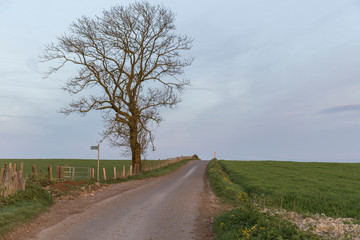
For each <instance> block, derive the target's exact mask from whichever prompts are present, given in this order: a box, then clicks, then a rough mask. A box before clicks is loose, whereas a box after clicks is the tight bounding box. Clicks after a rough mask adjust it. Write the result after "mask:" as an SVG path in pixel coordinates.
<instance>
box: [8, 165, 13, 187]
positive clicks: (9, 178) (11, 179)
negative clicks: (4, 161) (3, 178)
mask: <svg viewBox="0 0 360 240" xmlns="http://www.w3.org/2000/svg"><path fill="white" fill-rule="evenodd" d="M8 180H9V182H10V185H12V182H13V171H12V166H11V163H9V176H8Z"/></svg>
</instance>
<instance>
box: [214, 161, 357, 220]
mask: <svg viewBox="0 0 360 240" xmlns="http://www.w3.org/2000/svg"><path fill="white" fill-rule="evenodd" d="M219 163H220V164H221V166H222V167H223V169H224V171H225V172H226V173H227V174H228V175H229V177H230V179H231V180H232V181H233V182H234V183H237V184H238V185H240V187H241V188H242V190H243V191H245V192H246V193H248V194H249V196H250V198H252V199H253V200H256V201H257V202H258V203H259V204H265V205H267V206H276V207H281V208H283V209H286V210H292V211H296V212H299V213H303V214H306V213H308V212H309V213H319V214H321V213H324V214H326V215H327V216H331V217H352V218H356V219H360V204H359V199H360V164H358V163H304V162H278V161H219Z"/></svg>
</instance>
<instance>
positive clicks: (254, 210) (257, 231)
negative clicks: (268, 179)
mask: <svg viewBox="0 0 360 240" xmlns="http://www.w3.org/2000/svg"><path fill="white" fill-rule="evenodd" d="M208 175H209V180H210V186H211V188H212V190H213V191H214V192H215V194H216V195H217V196H218V197H220V198H221V199H222V200H223V201H225V202H227V203H230V204H232V205H233V206H234V207H235V209H233V210H231V211H229V212H227V213H225V214H222V215H220V216H218V217H216V219H215V222H214V225H213V231H214V232H215V233H216V238H215V239H216V240H233V239H304V240H305V239H320V238H319V237H318V236H316V235H314V234H312V233H310V232H304V231H301V230H299V228H298V227H297V226H296V225H294V224H293V223H291V222H289V221H286V220H284V219H282V218H281V217H280V216H275V215H273V216H272V215H270V214H269V213H262V212H261V209H260V208H258V207H257V206H255V205H254V204H253V203H252V202H251V201H250V200H249V198H248V196H247V194H246V193H245V192H243V189H242V187H241V186H239V185H238V184H235V183H233V182H232V181H231V180H230V178H229V176H228V175H227V174H226V173H225V172H224V171H223V170H222V167H221V165H220V164H219V162H218V161H217V160H216V159H213V160H211V161H210V163H209V165H208Z"/></svg>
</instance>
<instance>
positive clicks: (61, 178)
mask: <svg viewBox="0 0 360 240" xmlns="http://www.w3.org/2000/svg"><path fill="white" fill-rule="evenodd" d="M59 173H60V180H63V179H64V169H63V168H62V167H61V166H59Z"/></svg>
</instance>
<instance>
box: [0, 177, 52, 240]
mask: <svg viewBox="0 0 360 240" xmlns="http://www.w3.org/2000/svg"><path fill="white" fill-rule="evenodd" d="M53 203H54V201H53V198H52V196H51V194H50V193H49V192H47V191H46V190H44V189H43V188H42V187H40V186H39V185H37V184H35V183H32V182H30V181H29V182H28V183H27V187H26V190H19V191H17V192H16V193H15V194H14V195H10V196H8V197H6V198H2V199H1V203H0V204H1V208H0V234H1V235H3V234H5V233H6V232H8V231H10V230H11V229H12V228H13V227H15V226H18V225H20V224H23V223H26V222H28V221H29V220H30V219H32V218H34V217H35V216H37V215H39V214H40V213H42V212H44V211H46V210H47V209H48V207H49V206H51V205H52V204H53Z"/></svg>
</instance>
